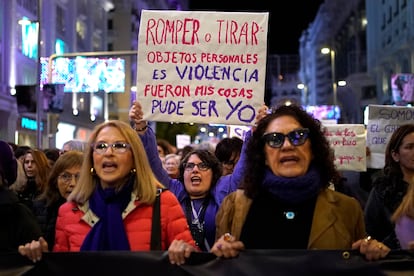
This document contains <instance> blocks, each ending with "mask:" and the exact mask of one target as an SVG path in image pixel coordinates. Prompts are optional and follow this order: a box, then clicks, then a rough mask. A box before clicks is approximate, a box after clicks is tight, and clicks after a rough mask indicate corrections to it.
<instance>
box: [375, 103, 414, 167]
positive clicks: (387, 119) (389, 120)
mask: <svg viewBox="0 0 414 276" xmlns="http://www.w3.org/2000/svg"><path fill="white" fill-rule="evenodd" d="M413 122H414V108H413V107H402V106H391V105H369V106H368V125H367V147H368V148H369V151H370V156H369V157H368V159H367V167H368V168H374V169H382V168H383V167H384V160H385V149H386V147H387V144H388V141H389V139H390V137H391V135H392V134H393V133H394V131H395V130H396V129H397V128H398V127H399V126H400V125H403V124H407V123H413Z"/></svg>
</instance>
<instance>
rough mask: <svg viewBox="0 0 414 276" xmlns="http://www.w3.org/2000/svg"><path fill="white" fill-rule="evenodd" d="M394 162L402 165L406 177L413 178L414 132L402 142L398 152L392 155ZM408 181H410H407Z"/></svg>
mask: <svg viewBox="0 0 414 276" xmlns="http://www.w3.org/2000/svg"><path fill="white" fill-rule="evenodd" d="M392 158H393V159H394V161H396V162H399V163H400V167H401V170H402V171H403V173H404V177H409V176H412V175H413V173H414V132H411V133H410V134H408V135H406V136H405V137H404V139H403V140H402V142H401V145H400V147H399V149H398V152H393V153H392ZM407 180H408V179H407Z"/></svg>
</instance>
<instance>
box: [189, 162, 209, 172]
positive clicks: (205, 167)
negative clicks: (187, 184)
mask: <svg viewBox="0 0 414 276" xmlns="http://www.w3.org/2000/svg"><path fill="white" fill-rule="evenodd" d="M195 166H197V167H198V169H199V170H200V171H207V170H208V169H210V166H209V165H208V164H207V163H203V162H201V163H198V164H196V163H192V162H190V163H184V170H186V171H192V170H193V169H194V167H195Z"/></svg>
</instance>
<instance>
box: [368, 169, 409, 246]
mask: <svg viewBox="0 0 414 276" xmlns="http://www.w3.org/2000/svg"><path fill="white" fill-rule="evenodd" d="M407 187H408V183H407V182H405V181H403V180H402V179H401V178H398V177H389V176H380V177H378V178H377V179H376V180H375V181H374V183H373V188H372V190H371V192H370V194H369V196H368V200H367V202H366V204H365V209H364V213H365V214H364V215H365V225H366V230H367V233H368V235H370V236H372V238H375V239H377V240H379V241H381V242H383V243H384V244H386V245H387V246H388V247H389V248H391V249H400V248H401V246H400V244H399V242H398V239H397V237H396V235H395V231H394V223H393V222H392V221H391V216H392V214H393V213H394V212H395V210H396V209H397V208H398V206H399V205H400V203H401V201H402V199H403V197H404V195H405V193H406V192H407Z"/></svg>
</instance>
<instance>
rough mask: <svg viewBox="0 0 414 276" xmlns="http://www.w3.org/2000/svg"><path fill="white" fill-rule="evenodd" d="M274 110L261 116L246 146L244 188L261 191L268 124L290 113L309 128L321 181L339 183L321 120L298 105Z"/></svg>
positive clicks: (332, 154)
mask: <svg viewBox="0 0 414 276" xmlns="http://www.w3.org/2000/svg"><path fill="white" fill-rule="evenodd" d="M271 110H272V112H271V113H270V114H268V115H267V116H266V117H264V118H263V119H261V120H260V121H259V123H258V125H257V127H256V130H255V131H254V132H253V134H252V137H251V138H250V139H249V141H248V144H247V149H246V156H247V164H246V174H245V176H244V179H243V182H242V185H241V187H243V189H244V190H245V194H246V195H247V196H248V197H251V198H253V197H254V196H255V195H256V194H257V193H258V191H259V189H260V185H259V183H262V181H263V178H264V174H265V169H266V165H265V160H266V156H265V151H264V146H265V141H264V140H263V139H262V136H263V134H264V133H265V131H266V129H267V126H268V125H269V124H270V123H271V122H272V121H273V120H275V119H276V118H279V117H281V116H291V117H293V118H294V119H296V120H297V121H298V122H299V124H301V125H302V126H303V127H305V128H308V129H309V139H310V142H311V148H312V152H313V155H314V156H313V160H312V164H313V165H315V166H316V167H317V169H318V170H319V172H320V173H321V181H322V183H324V186H326V187H327V186H328V185H329V182H330V181H333V182H334V183H336V182H337V181H339V173H338V171H337V170H336V167H335V164H334V152H333V150H332V149H331V148H330V146H329V142H328V140H327V139H326V137H325V136H324V134H323V129H322V128H321V123H320V121H319V120H317V119H315V118H314V117H312V115H310V114H308V113H307V112H306V111H305V110H304V109H303V108H302V107H301V106H298V105H289V106H286V105H281V106H278V107H275V108H272V109H271Z"/></svg>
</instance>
